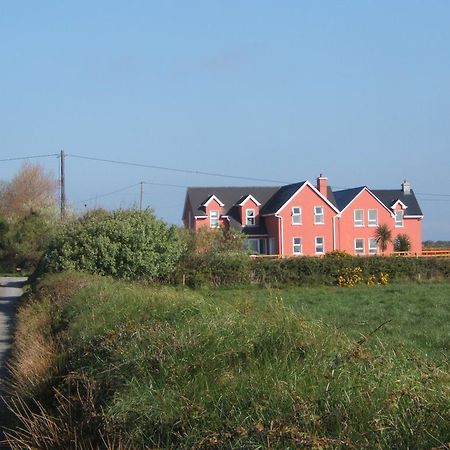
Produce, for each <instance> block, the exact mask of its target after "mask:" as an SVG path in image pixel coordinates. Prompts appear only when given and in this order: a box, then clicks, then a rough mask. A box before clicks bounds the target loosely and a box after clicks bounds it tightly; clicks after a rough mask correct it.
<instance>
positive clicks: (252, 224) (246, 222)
mask: <svg viewBox="0 0 450 450" xmlns="http://www.w3.org/2000/svg"><path fill="white" fill-rule="evenodd" d="M249 213H250V214H251V215H249ZM249 219H253V223H249ZM245 225H246V226H248V227H255V226H256V211H255V210H254V209H253V208H247V209H246V210H245Z"/></svg>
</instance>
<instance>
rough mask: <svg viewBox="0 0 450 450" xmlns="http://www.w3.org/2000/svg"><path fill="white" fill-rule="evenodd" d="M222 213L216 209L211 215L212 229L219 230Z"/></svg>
mask: <svg viewBox="0 0 450 450" xmlns="http://www.w3.org/2000/svg"><path fill="white" fill-rule="evenodd" d="M219 217H220V213H219V211H217V210H216V209H214V210H212V211H210V213H209V226H210V228H219Z"/></svg>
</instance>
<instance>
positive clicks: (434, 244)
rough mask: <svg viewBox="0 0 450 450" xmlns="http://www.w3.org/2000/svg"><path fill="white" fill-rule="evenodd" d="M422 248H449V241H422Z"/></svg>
mask: <svg viewBox="0 0 450 450" xmlns="http://www.w3.org/2000/svg"><path fill="white" fill-rule="evenodd" d="M422 246H423V248H450V241H424V242H422Z"/></svg>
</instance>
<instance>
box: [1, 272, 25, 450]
mask: <svg viewBox="0 0 450 450" xmlns="http://www.w3.org/2000/svg"><path fill="white" fill-rule="evenodd" d="M26 280H27V279H26V278H17V277H0V395H1V393H2V390H3V381H4V378H5V375H6V366H5V363H6V359H7V358H8V355H9V352H10V350H11V345H12V339H13V336H12V335H13V326H14V316H15V313H16V308H17V305H18V303H19V300H20V297H21V296H22V286H23V284H24V283H25V281H26ZM2 410H3V404H2V402H1V401H0V441H2V440H3V433H2V422H3V420H2V416H3V414H2V412H3V411H2ZM0 448H4V447H3V446H2V445H1V444H0Z"/></svg>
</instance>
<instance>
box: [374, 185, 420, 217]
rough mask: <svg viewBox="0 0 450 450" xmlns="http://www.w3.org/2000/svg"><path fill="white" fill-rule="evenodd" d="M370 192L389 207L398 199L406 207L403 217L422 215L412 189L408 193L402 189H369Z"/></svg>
mask: <svg viewBox="0 0 450 450" xmlns="http://www.w3.org/2000/svg"><path fill="white" fill-rule="evenodd" d="M371 192H372V193H373V194H374V195H375V196H376V197H377V198H379V199H380V200H381V201H382V202H383V203H384V204H385V205H386V207H387V208H389V209H391V206H392V205H393V204H394V203H395V202H396V201H397V200H400V201H401V202H402V203H404V204H405V205H406V206H407V207H408V208H407V209H406V211H405V217H408V216H422V215H423V213H422V210H421V209H420V206H419V203H418V202H417V199H416V195H415V194H414V191H413V190H412V189H411V192H410V193H409V194H405V193H404V192H403V190H402V189H374V190H372V189H371Z"/></svg>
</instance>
